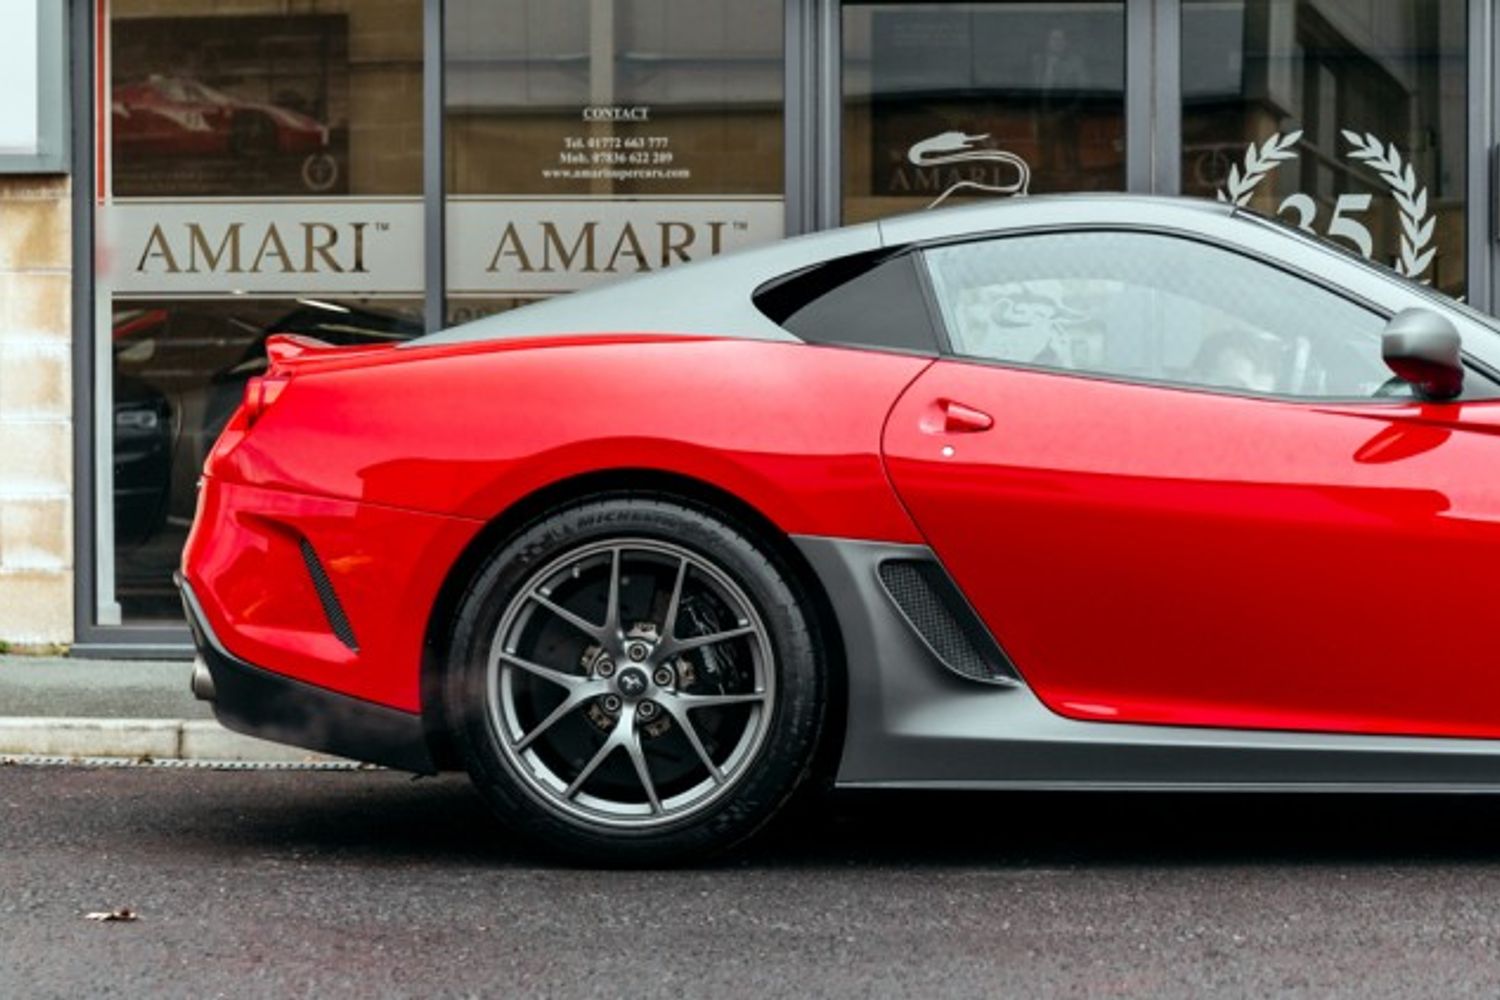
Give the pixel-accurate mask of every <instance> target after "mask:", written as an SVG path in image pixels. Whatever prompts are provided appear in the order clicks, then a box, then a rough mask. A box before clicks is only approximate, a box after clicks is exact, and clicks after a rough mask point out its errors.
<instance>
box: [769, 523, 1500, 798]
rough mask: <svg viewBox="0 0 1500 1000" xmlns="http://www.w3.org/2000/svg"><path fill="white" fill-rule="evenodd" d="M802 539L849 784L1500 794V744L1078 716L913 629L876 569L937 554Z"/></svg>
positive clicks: (842, 775)
mask: <svg viewBox="0 0 1500 1000" xmlns="http://www.w3.org/2000/svg"><path fill="white" fill-rule="evenodd" d="M793 541H794V542H796V544H797V547H798V548H799V549H800V550H801V551H802V554H803V555H804V556H805V557H806V558H807V560H808V562H810V563H811V564H812V567H813V569H814V570H815V571H816V572H817V574H818V575H819V577H820V578H821V579H822V581H823V585H824V588H825V590H826V592H827V593H828V595H829V597H830V599H831V600H832V602H833V606H834V611H835V613H836V614H837V616H838V620H839V625H840V628H841V630H842V633H843V638H844V648H845V654H846V658H847V661H848V668H849V692H848V698H849V703H848V724H847V731H846V735H845V741H844V752H843V758H842V760H841V762H840V765H839V770H838V784H839V785H840V786H849V787H923V788H990V789H999V788H1027V789H1041V788H1049V789H1080V790H1082V789H1100V790H1102V789H1108V790H1114V791H1119V790H1131V789H1137V790H1142V791H1147V790H1150V791H1156V790H1204V791H1216V790H1233V791H1289V790H1301V791H1308V792H1347V791H1426V792H1500V740H1469V739H1442V738H1425V737H1421V738H1419V737H1394V736H1352V735H1340V734H1325V733H1294V732H1283V731H1277V732H1272V731H1262V730H1240V729H1207V728H1204V729H1195V728H1187V727H1180V726H1144V725H1133V724H1124V723H1111V722H1081V721H1077V720H1074V719H1065V718H1063V717H1062V716H1060V715H1057V714H1055V713H1054V712H1052V711H1051V710H1049V709H1048V708H1047V707H1046V706H1044V705H1043V704H1042V703H1041V702H1040V701H1039V700H1037V697H1036V696H1035V695H1034V694H1033V693H1032V692H1031V691H1030V690H1029V689H1028V688H1026V687H1025V686H1024V685H1023V686H1018V687H997V686H993V685H986V684H979V683H975V682H973V681H968V680H965V679H964V678H962V677H958V676H955V675H954V674H953V673H952V672H951V671H949V670H948V669H946V668H945V667H943V666H942V664H941V663H940V662H939V661H937V660H936V658H935V656H934V654H933V652H932V651H931V650H930V649H929V648H928V647H927V646H926V644H924V643H923V642H922V640H921V639H920V638H919V637H918V636H917V635H916V634H915V633H914V632H913V631H912V629H911V626H909V625H908V624H907V623H906V621H905V619H904V618H903V617H902V616H901V614H900V613H899V612H898V611H897V610H896V608H895V607H894V605H893V604H892V603H891V601H890V599H889V598H888V597H887V595H886V593H885V591H884V590H883V589H882V587H881V586H880V583H879V579H878V577H877V575H876V569H877V567H878V565H879V564H880V562H881V560H883V559H890V558H901V559H914V558H928V559H931V558H935V557H934V556H933V554H932V552H931V550H930V549H928V548H927V547H926V546H920V545H889V544H885V543H880V542H863V541H853V540H849V539H834V538H817V537H811V536H798V537H796V538H794V539H793ZM998 638H999V639H1000V640H1001V641H1002V643H1003V641H1004V636H999V637H998ZM1019 666H1020V668H1021V670H1022V672H1023V673H1024V671H1025V664H1019Z"/></svg>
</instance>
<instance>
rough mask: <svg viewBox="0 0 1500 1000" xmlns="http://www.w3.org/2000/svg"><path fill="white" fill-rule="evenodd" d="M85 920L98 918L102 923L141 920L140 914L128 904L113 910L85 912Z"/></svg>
mask: <svg viewBox="0 0 1500 1000" xmlns="http://www.w3.org/2000/svg"><path fill="white" fill-rule="evenodd" d="M83 919H85V920H97V921H99V922H100V923H126V922H129V921H131V920H139V919H140V915H139V914H137V913H136V912H135V911H134V910H132V909H131V908H130V907H128V906H117V907H115V908H114V909H113V910H99V911H97V912H95V913H85V914H84V915H83Z"/></svg>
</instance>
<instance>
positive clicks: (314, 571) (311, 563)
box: [301, 538, 359, 653]
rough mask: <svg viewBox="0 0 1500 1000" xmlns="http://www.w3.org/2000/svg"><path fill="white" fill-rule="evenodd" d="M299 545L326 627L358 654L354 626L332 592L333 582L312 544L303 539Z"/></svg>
mask: <svg viewBox="0 0 1500 1000" xmlns="http://www.w3.org/2000/svg"><path fill="white" fill-rule="evenodd" d="M301 544H302V561H303V562H304V563H306V564H307V575H308V576H310V577H312V584H313V589H314V590H316V591H317V592H318V601H319V603H321V604H322V605H323V614H324V615H325V616H327V618H328V627H329V628H331V629H332V630H333V634H334V635H336V636H338V639H339V642H342V643H343V644H344V645H346V646H348V647H349V648H350V649H351V650H352V651H354V652H356V653H357V652H359V642H358V640H356V639H355V638H354V626H352V625H350V624H349V616H348V615H346V614H344V606H343V605H342V604H340V603H339V597H338V595H337V594H335V593H334V592H333V581H332V580H330V579H328V571H327V570H325V569H324V568H323V564H322V563H321V562H319V561H318V553H317V551H316V550H315V549H313V547H312V542H309V541H308V540H307V539H305V538H304V539H302V543H301Z"/></svg>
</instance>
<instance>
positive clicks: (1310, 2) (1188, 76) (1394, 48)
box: [1182, 0, 1469, 296]
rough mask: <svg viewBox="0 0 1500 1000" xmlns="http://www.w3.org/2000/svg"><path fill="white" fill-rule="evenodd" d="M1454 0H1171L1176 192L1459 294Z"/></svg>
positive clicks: (1459, 107) (1459, 138)
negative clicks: (1273, 221)
mask: <svg viewBox="0 0 1500 1000" xmlns="http://www.w3.org/2000/svg"><path fill="white" fill-rule="evenodd" d="M1467 34H1468V7H1467V5H1466V4H1465V3H1464V0H1381V2H1380V3H1373V4H1372V3H1352V2H1334V0H1321V2H1320V0H1184V2H1183V5H1182V191H1183V193H1184V194H1191V195H1200V196H1204V197H1209V198H1212V197H1217V196H1222V197H1225V198H1228V199H1229V200H1232V201H1234V202H1236V203H1237V204H1241V205H1248V206H1250V207H1252V208H1254V209H1256V210H1257V211H1260V212H1264V213H1266V214H1277V215H1280V216H1282V217H1283V218H1285V219H1286V220H1287V221H1288V222H1290V223H1292V224H1293V225H1297V226H1300V227H1301V228H1303V229H1306V230H1308V231H1309V232H1313V233H1317V234H1318V235H1320V236H1325V237H1327V238H1329V239H1332V240H1334V241H1336V242H1339V243H1342V244H1343V245H1344V246H1346V247H1348V248H1350V249H1352V250H1355V251H1357V252H1359V253H1361V254H1363V255H1365V256H1366V257H1373V258H1374V259H1376V260H1379V261H1381V262H1382V263H1386V264H1389V265H1391V266H1393V267H1395V268H1396V269H1397V270H1398V271H1401V272H1402V273H1403V274H1407V275H1410V276H1412V277H1416V278H1419V279H1421V280H1423V281H1428V282H1430V283H1431V284H1433V285H1434V286H1435V287H1437V288H1440V289H1442V290H1443V291H1445V292H1447V293H1448V294H1450V295H1455V296H1461V295H1463V294H1464V291H1465V288H1466V283H1465V281H1466V275H1465V235H1464V233H1465V185H1466V183H1467V166H1468V164H1467V141H1466V140H1467V131H1468V121H1467V114H1468V72H1469V70H1468V37H1467Z"/></svg>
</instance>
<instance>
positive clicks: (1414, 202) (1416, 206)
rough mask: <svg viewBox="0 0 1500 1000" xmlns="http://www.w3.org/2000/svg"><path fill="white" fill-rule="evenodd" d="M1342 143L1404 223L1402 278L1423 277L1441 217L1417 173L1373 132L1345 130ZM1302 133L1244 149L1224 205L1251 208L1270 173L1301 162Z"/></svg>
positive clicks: (1399, 267)
mask: <svg viewBox="0 0 1500 1000" xmlns="http://www.w3.org/2000/svg"><path fill="white" fill-rule="evenodd" d="M1342 134H1343V136H1344V139H1345V140H1346V141H1347V142H1348V143H1349V144H1350V145H1351V146H1353V147H1354V148H1353V149H1352V150H1351V151H1350V152H1349V154H1348V156H1349V159H1351V160H1355V161H1357V162H1359V163H1363V164H1365V165H1366V166H1367V167H1369V168H1370V169H1371V170H1373V171H1374V172H1375V174H1376V176H1378V177H1379V178H1380V179H1381V180H1382V181H1383V182H1384V183H1385V185H1386V187H1388V188H1389V189H1390V192H1391V197H1392V198H1394V199H1395V201H1396V208H1397V210H1398V214H1399V216H1400V219H1401V254H1400V256H1399V257H1398V258H1397V259H1396V261H1395V269H1396V272H1397V273H1398V274H1402V275H1405V276H1406V277H1408V278H1412V279H1421V278H1422V276H1423V275H1424V274H1426V272H1427V270H1428V268H1430V267H1431V266H1432V259H1433V257H1434V256H1436V254H1437V248H1436V247H1434V246H1430V245H1429V244H1431V243H1432V237H1433V232H1434V230H1435V229H1436V227H1437V216H1436V215H1430V214H1428V211H1427V188H1426V187H1423V186H1420V185H1419V184H1418V183H1417V174H1416V171H1415V170H1413V169H1412V165H1411V164H1410V163H1407V162H1405V161H1404V160H1403V159H1402V157H1401V152H1400V150H1398V149H1397V148H1396V144H1395V143H1393V142H1392V143H1383V142H1381V141H1380V139H1379V138H1378V137H1376V136H1375V135H1374V134H1373V133H1370V132H1366V133H1365V134H1364V135H1360V134H1359V133H1357V132H1352V131H1350V130H1348V129H1344V130H1342ZM1301 138H1302V132H1301V130H1298V131H1295V132H1288V133H1286V134H1285V135H1283V134H1281V133H1279V132H1278V133H1274V134H1272V135H1271V136H1269V137H1268V138H1267V139H1266V140H1265V141H1264V142H1262V143H1261V144H1260V145H1259V146H1257V145H1256V144H1255V143H1253V142H1252V143H1251V144H1250V145H1249V147H1247V148H1246V150H1245V162H1244V168H1243V170H1242V169H1241V168H1240V166H1239V165H1234V166H1231V167H1230V168H1229V177H1228V178H1227V180H1226V181H1225V184H1224V187H1223V188H1221V189H1219V191H1218V192H1217V193H1218V198H1219V200H1220V201H1229V202H1233V203H1234V204H1236V205H1241V206H1243V205H1247V204H1249V202H1250V196H1251V195H1252V194H1253V193H1254V192H1255V188H1256V186H1257V185H1258V184H1260V182H1261V181H1263V180H1265V178H1266V175H1267V174H1269V173H1270V172H1271V171H1272V170H1275V169H1276V168H1277V167H1279V166H1281V164H1282V163H1284V162H1286V161H1287V160H1294V159H1296V158H1297V151H1296V145H1297V140H1299V139H1301Z"/></svg>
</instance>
